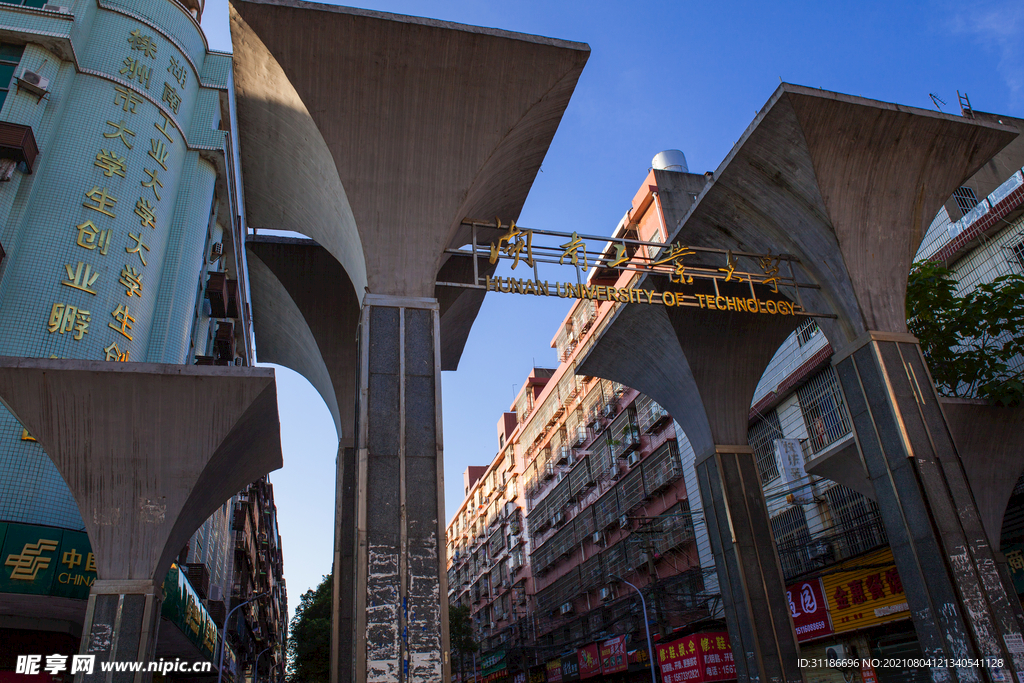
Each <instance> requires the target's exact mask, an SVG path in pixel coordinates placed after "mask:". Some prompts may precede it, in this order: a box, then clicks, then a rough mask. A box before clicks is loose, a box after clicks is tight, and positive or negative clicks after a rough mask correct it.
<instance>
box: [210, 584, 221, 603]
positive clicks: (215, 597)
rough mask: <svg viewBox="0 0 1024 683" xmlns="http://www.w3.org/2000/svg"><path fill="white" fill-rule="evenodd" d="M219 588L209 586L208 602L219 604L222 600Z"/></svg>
mask: <svg viewBox="0 0 1024 683" xmlns="http://www.w3.org/2000/svg"><path fill="white" fill-rule="evenodd" d="M222 595H223V594H222V593H221V589H220V586H210V600H211V601H213V602H219V601H220V600H223V599H224V598H223V597H222Z"/></svg>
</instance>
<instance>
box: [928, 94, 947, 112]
mask: <svg viewBox="0 0 1024 683" xmlns="http://www.w3.org/2000/svg"><path fill="white" fill-rule="evenodd" d="M928 97H930V98H932V104H934V105H935V108H936V109H938V110H939V111H942V107H941V106H940V105H943V104H945V103H946V101H945V100H943V99H942V98H941V97H939V96H938V95H936V94H935V93H933V92H930V93H928Z"/></svg>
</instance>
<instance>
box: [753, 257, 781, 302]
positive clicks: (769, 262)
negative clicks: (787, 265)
mask: <svg viewBox="0 0 1024 683" xmlns="http://www.w3.org/2000/svg"><path fill="white" fill-rule="evenodd" d="M780 260H781V259H780V258H779V257H778V256H772V255H771V254H765V255H764V256H762V257H760V258H759V259H757V263H758V265H759V266H761V270H763V271H764V274H765V278H764V280H762V281H761V284H765V285H767V284H770V285H772V291H773V292H776V293H778V291H779V277H778V274H779V261H780Z"/></svg>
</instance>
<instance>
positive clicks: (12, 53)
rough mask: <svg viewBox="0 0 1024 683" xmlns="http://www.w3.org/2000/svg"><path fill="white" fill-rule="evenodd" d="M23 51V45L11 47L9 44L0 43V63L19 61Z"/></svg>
mask: <svg viewBox="0 0 1024 683" xmlns="http://www.w3.org/2000/svg"><path fill="white" fill-rule="evenodd" d="M24 51H25V46H24V45H12V44H11V43H0V61H2V62H14V63H18V62H20V61H21V53H22V52H24Z"/></svg>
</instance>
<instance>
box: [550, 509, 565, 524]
mask: <svg viewBox="0 0 1024 683" xmlns="http://www.w3.org/2000/svg"><path fill="white" fill-rule="evenodd" d="M564 521H565V515H564V514H562V513H561V512H556V513H555V514H554V515H552V516H551V524H552V526H558V525H559V524H561V523H562V522H564Z"/></svg>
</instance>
